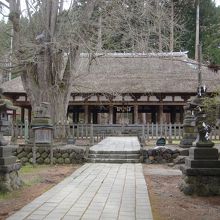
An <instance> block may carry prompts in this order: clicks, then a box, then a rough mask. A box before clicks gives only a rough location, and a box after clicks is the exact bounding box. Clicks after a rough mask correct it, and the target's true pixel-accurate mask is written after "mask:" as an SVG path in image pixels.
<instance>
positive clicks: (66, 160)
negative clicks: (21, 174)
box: [12, 145, 85, 164]
mask: <svg viewBox="0 0 220 220" xmlns="http://www.w3.org/2000/svg"><path fill="white" fill-rule="evenodd" d="M12 152H13V155H14V156H16V157H17V158H18V160H20V161H21V163H22V164H28V163H32V162H33V153H32V146H31V145H23V146H19V147H13V150H12ZM84 155H85V150H84V149H83V148H80V147H76V146H73V145H65V146H60V147H59V146H57V147H54V148H53V164H75V163H83V162H84ZM50 157H51V156H50V147H47V146H39V147H36V163H37V164H50Z"/></svg>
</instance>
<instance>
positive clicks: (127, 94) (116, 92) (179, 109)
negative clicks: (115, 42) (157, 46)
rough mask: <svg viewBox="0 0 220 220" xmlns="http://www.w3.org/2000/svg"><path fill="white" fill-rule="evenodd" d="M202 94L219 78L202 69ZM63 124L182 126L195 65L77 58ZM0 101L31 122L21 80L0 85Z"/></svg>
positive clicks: (158, 57) (154, 58)
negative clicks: (1, 98)
mask: <svg viewBox="0 0 220 220" xmlns="http://www.w3.org/2000/svg"><path fill="white" fill-rule="evenodd" d="M201 72H202V83H203V84H205V85H206V86H207V88H208V90H207V92H208V93H210V94H211V93H212V92H215V91H216V90H217V89H218V88H219V85H220V77H219V75H218V73H216V72H214V71H212V70H210V69H208V68H207V67H205V66H202V68H201ZM74 74H75V75H74V81H73V86H72V92H71V99H70V101H69V107H68V113H67V115H68V119H69V120H72V122H73V123H93V124H145V123H182V122H183V113H184V110H183V106H184V105H185V104H186V102H187V101H188V100H189V99H190V98H191V97H193V96H195V95H196V90H197V86H198V65H197V64H196V62H195V61H193V60H191V59H189V58H188V57H187V53H186V52H173V53H159V54H154V53H152V54H139V53H111V54H109V53H107V54H105V53H103V54H95V55H89V54H81V58H80V66H79V69H78V71H76V73H74ZM2 88H3V90H4V95H5V96H6V97H8V98H10V99H11V100H12V101H13V104H14V105H16V106H19V107H20V108H21V111H20V115H21V121H24V119H25V118H28V119H29V121H31V115H32V113H31V106H30V103H29V99H28V97H27V94H26V92H25V90H24V87H23V85H22V82H21V78H20V77H17V78H14V79H13V80H11V81H7V82H5V83H4V84H3V85H2Z"/></svg>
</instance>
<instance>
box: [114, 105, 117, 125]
mask: <svg viewBox="0 0 220 220" xmlns="http://www.w3.org/2000/svg"><path fill="white" fill-rule="evenodd" d="M116 122H117V111H116V109H114V108H113V124H116Z"/></svg>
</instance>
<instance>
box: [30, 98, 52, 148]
mask: <svg viewBox="0 0 220 220" xmlns="http://www.w3.org/2000/svg"><path fill="white" fill-rule="evenodd" d="M31 127H32V129H33V130H34V139H35V143H36V144H51V143H52V130H53V125H52V121H51V116H50V104H49V103H47V102H42V103H41V105H40V106H38V107H36V111H35V115H34V118H33V121H32V123H31Z"/></svg>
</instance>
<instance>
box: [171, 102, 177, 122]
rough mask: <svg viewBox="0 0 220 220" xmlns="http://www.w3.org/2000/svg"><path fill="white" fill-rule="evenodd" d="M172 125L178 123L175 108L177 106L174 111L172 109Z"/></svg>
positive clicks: (173, 108)
mask: <svg viewBox="0 0 220 220" xmlns="http://www.w3.org/2000/svg"><path fill="white" fill-rule="evenodd" d="M171 123H172V124H175V123H176V108H175V106H174V107H172V109H171Z"/></svg>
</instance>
